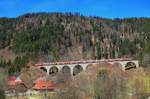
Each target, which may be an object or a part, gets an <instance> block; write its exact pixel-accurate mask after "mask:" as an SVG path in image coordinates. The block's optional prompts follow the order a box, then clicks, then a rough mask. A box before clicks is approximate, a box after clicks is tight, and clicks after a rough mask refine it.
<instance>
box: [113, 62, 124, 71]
mask: <svg viewBox="0 0 150 99" xmlns="http://www.w3.org/2000/svg"><path fill="white" fill-rule="evenodd" d="M113 66H114V67H116V68H119V69H122V65H121V64H120V63H119V62H116V63H113Z"/></svg>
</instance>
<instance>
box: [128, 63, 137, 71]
mask: <svg viewBox="0 0 150 99" xmlns="http://www.w3.org/2000/svg"><path fill="white" fill-rule="evenodd" d="M132 68H136V64H135V63H134V62H128V63H127V64H126V65H125V70H129V69H132Z"/></svg>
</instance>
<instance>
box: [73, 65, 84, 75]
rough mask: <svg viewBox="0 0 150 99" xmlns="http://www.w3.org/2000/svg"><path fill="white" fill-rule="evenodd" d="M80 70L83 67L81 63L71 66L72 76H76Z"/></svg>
mask: <svg viewBox="0 0 150 99" xmlns="http://www.w3.org/2000/svg"><path fill="white" fill-rule="evenodd" d="M81 71H83V68H82V66H81V65H76V66H75V67H74V68H73V76H76V75H77V74H79V73H80V72H81Z"/></svg>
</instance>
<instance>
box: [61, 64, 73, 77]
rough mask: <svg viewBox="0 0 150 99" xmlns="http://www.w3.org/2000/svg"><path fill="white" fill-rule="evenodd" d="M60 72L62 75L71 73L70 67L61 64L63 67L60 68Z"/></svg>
mask: <svg viewBox="0 0 150 99" xmlns="http://www.w3.org/2000/svg"><path fill="white" fill-rule="evenodd" d="M61 72H62V74H64V75H69V76H70V75H71V69H70V68H69V66H63V68H62V69H61Z"/></svg>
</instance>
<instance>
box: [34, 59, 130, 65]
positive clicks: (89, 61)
mask: <svg viewBox="0 0 150 99" xmlns="http://www.w3.org/2000/svg"><path fill="white" fill-rule="evenodd" d="M116 61H132V59H131V58H118V59H104V60H83V61H64V62H48V63H39V64H35V65H34V66H49V65H65V64H90V63H101V62H116Z"/></svg>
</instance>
